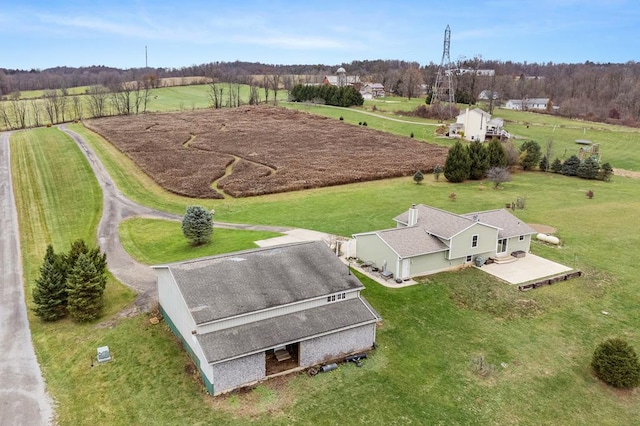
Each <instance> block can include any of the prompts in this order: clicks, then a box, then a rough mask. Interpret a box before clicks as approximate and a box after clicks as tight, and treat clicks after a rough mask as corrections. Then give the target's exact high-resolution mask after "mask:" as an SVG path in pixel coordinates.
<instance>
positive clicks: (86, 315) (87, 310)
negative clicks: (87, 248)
mask: <svg viewBox="0 0 640 426" xmlns="http://www.w3.org/2000/svg"><path fill="white" fill-rule="evenodd" d="M104 281H105V277H104V275H101V274H99V273H98V271H97V269H96V267H95V265H94V264H93V263H92V262H91V260H90V259H89V258H88V257H87V255H85V254H84V253H80V255H79V256H78V259H77V260H76V263H75V265H74V266H73V268H72V269H71V271H70V272H69V275H68V276H67V295H68V299H67V309H68V310H69V314H70V315H71V317H72V318H73V319H74V320H76V321H90V320H93V319H96V318H98V317H99V316H100V314H101V313H102V307H103V299H102V296H103V294H104Z"/></svg>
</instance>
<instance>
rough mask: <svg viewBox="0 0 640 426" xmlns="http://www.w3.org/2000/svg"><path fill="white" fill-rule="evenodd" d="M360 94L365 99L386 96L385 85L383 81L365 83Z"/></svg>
mask: <svg viewBox="0 0 640 426" xmlns="http://www.w3.org/2000/svg"><path fill="white" fill-rule="evenodd" d="M360 94H361V95H362V97H363V98H364V99H373V98H384V96H385V93H384V86H383V85H382V84H381V83H364V84H363V85H362V89H360Z"/></svg>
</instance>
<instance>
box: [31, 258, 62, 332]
mask: <svg viewBox="0 0 640 426" xmlns="http://www.w3.org/2000/svg"><path fill="white" fill-rule="evenodd" d="M33 302H34V303H35V305H36V307H35V309H34V311H35V314H36V315H37V316H39V317H40V318H42V319H43V320H44V321H55V320H58V319H60V318H63V317H64V316H65V315H66V313H67V312H66V307H67V287H66V283H65V276H64V265H63V263H62V262H61V261H60V257H59V256H57V255H56V254H55V253H54V251H53V247H52V246H51V245H48V246H47V252H46V254H45V256H44V260H43V262H42V266H40V276H39V277H38V278H36V282H35V287H34V288H33Z"/></svg>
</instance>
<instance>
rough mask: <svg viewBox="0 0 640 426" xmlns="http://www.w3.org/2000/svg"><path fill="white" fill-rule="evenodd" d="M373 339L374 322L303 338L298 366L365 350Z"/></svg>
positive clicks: (374, 338)
mask: <svg viewBox="0 0 640 426" xmlns="http://www.w3.org/2000/svg"><path fill="white" fill-rule="evenodd" d="M375 340H376V325H375V324H368V325H365V326H362V327H357V328H352V329H349V330H344V331H341V332H339V333H333V334H329V335H327V336H322V337H316V338H314V339H309V340H305V341H303V342H300V367H309V366H312V365H316V364H320V363H322V362H324V361H328V360H331V359H335V358H338V357H340V356H343V355H348V354H351V353H354V352H361V351H367V350H369V349H371V348H372V347H373V344H374V342H375Z"/></svg>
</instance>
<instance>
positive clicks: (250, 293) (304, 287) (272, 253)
mask: <svg viewBox="0 0 640 426" xmlns="http://www.w3.org/2000/svg"><path fill="white" fill-rule="evenodd" d="M166 267H168V268H169V270H170V271H171V273H172V274H173V277H174V279H175V281H176V283H177V285H178V287H179V289H180V292H181V293H182V295H183V297H184V300H185V302H186V304H187V307H188V309H189V311H190V313H191V315H192V316H193V319H194V321H195V323H196V324H203V323H206V322H210V321H214V320H218V319H222V318H228V317H232V316H236V315H241V314H245V313H249V312H254V311H259V310H263V309H268V308H272V307H276V306H281V305H286V304H290V303H294V302H298V301H302V300H307V299H313V298H317V297H321V296H324V295H327V294H332V293H337V292H341V291H348V290H355V289H361V288H364V286H363V285H362V283H361V282H360V281H359V280H358V279H357V278H356V277H355V276H354V275H350V274H349V273H348V268H347V267H346V266H345V265H344V264H343V263H342V262H341V261H340V260H339V259H338V258H337V257H336V256H335V254H334V253H333V252H332V251H331V250H330V249H329V247H327V245H326V244H325V243H324V242H322V241H312V242H304V243H295V244H287V245H280V246H273V247H266V248H261V249H255V250H246V251H242V252H236V253H231V254H225V255H220V256H214V257H209V258H203V259H196V260H191V261H186V262H180V263H174V264H170V265H166Z"/></svg>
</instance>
